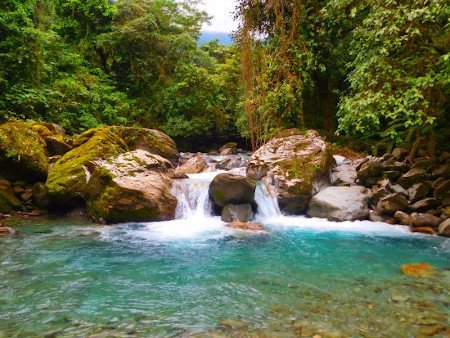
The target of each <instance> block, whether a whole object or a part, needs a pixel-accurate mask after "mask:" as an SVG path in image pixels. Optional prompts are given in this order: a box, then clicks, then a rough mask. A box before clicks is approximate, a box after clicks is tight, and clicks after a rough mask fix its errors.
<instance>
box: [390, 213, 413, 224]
mask: <svg viewBox="0 0 450 338" xmlns="http://www.w3.org/2000/svg"><path fill="white" fill-rule="evenodd" d="M394 218H395V220H396V221H397V222H398V223H399V224H401V225H411V224H412V218H411V216H410V215H409V214H407V213H406V212H403V211H397V212H396V213H395V215H394Z"/></svg>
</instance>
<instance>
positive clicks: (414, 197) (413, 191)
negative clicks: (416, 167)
mask: <svg viewBox="0 0 450 338" xmlns="http://www.w3.org/2000/svg"><path fill="white" fill-rule="evenodd" d="M429 193H430V185H429V184H427V183H416V184H414V185H413V186H412V187H411V188H409V189H408V196H409V199H410V201H411V203H416V202H417V201H420V200H421V199H423V198H424V197H427V196H428V194H429Z"/></svg>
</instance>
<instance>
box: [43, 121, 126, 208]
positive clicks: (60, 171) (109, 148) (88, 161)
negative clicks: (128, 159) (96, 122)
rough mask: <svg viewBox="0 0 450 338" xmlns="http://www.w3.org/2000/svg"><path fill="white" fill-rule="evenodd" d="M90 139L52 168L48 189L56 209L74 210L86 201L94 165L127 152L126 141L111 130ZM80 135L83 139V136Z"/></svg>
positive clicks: (93, 131) (97, 130) (93, 134)
mask: <svg viewBox="0 0 450 338" xmlns="http://www.w3.org/2000/svg"><path fill="white" fill-rule="evenodd" d="M86 134H89V135H90V137H89V138H87V140H86V141H85V142H84V143H82V144H81V145H80V146H78V147H77V148H75V149H73V150H71V151H69V152H68V153H66V154H65V155H64V156H62V157H61V158H60V159H59V160H58V161H57V162H56V163H55V164H54V165H53V166H52V168H51V169H50V171H49V174H48V179H47V183H46V184H47V188H48V192H49V196H50V205H51V206H52V207H64V208H70V207H73V206H76V205H78V204H79V203H80V201H83V199H84V196H85V193H86V183H87V178H88V176H89V175H90V174H89V167H90V166H92V162H93V161H96V160H100V159H106V158H108V157H111V156H116V155H118V154H120V153H123V152H125V151H127V146H126V144H125V143H124V142H123V140H122V139H121V138H120V137H119V136H117V135H116V134H115V133H113V132H112V131H111V130H110V128H95V129H91V130H89V131H88V132H86V133H84V134H82V135H81V136H83V135H85V136H86ZM81 136H80V137H81Z"/></svg>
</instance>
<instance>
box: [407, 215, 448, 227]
mask: <svg viewBox="0 0 450 338" xmlns="http://www.w3.org/2000/svg"><path fill="white" fill-rule="evenodd" d="M441 222H442V220H441V219H440V218H439V217H437V216H433V215H430V214H421V213H417V212H414V213H412V214H411V225H412V226H413V227H431V228H437V227H439V224H441Z"/></svg>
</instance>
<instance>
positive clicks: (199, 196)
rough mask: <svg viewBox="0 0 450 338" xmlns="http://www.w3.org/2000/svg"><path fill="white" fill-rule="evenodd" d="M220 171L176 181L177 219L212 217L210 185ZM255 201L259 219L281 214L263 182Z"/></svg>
mask: <svg viewBox="0 0 450 338" xmlns="http://www.w3.org/2000/svg"><path fill="white" fill-rule="evenodd" d="M220 173H223V171H215V172H211V173H201V174H191V175H188V176H189V178H188V179H184V180H178V181H176V182H175V184H174V187H173V190H172V193H173V195H174V196H175V197H176V198H177V200H178V204H177V209H176V213H175V218H176V219H197V220H199V219H205V218H210V217H211V207H212V206H211V202H210V200H209V196H208V190H209V185H210V183H211V181H212V180H213V179H214V177H216V176H217V175H218V174H220ZM255 202H256V204H257V206H258V212H257V214H256V217H255V218H256V219H257V220H259V221H264V220H267V219H270V218H274V217H277V216H280V215H281V212H280V209H279V208H278V203H277V201H276V200H275V199H274V198H273V197H272V196H271V195H270V192H269V190H268V189H267V187H266V186H265V185H264V184H263V183H262V182H258V184H257V185H256V192H255Z"/></svg>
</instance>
